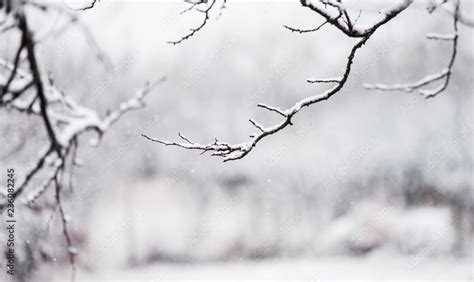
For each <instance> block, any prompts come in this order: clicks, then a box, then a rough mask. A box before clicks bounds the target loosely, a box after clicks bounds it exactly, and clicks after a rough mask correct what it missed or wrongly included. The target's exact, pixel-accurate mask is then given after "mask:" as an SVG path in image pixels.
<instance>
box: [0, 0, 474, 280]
mask: <svg viewBox="0 0 474 282" xmlns="http://www.w3.org/2000/svg"><path fill="white" fill-rule="evenodd" d="M389 2H390V1H387V2H384V3H381V1H380V2H379V1H377V2H376V1H362V3H353V5H354V7H355V8H357V9H362V11H363V12H362V15H361V21H364V20H367V21H370V19H371V18H373V17H375V16H376V15H377V12H378V11H379V10H380V9H381V8H383V7H385V6H387V5H390V4H391V3H389ZM462 3H463V6H462V7H463V9H464V11H465V13H467V14H468V15H472V9H473V4H472V2H471V1H462ZM66 4H67V5H80V3H77V1H75V2H72V3H69V2H66ZM186 7H187V5H185V4H184V3H181V2H168V1H166V2H165V1H163V2H152V1H148V2H147V1H134V2H131V1H121V2H113V1H101V2H99V3H97V4H96V5H95V7H94V8H93V9H90V10H87V11H83V12H80V19H81V22H83V24H84V26H87V28H88V29H89V30H90V33H91V34H90V35H92V37H93V38H94V40H95V41H94V40H91V37H89V36H86V35H85V33H84V30H83V29H82V28H81V27H78V26H71V28H68V29H67V30H65V31H64V32H61V33H58V35H57V36H55V37H54V38H53V39H49V40H46V41H45V42H43V43H42V44H41V45H38V49H39V54H40V55H41V56H40V58H39V60H40V62H41V67H42V68H43V69H44V70H47V71H48V72H49V73H50V74H51V75H52V76H53V77H54V81H55V85H56V86H57V87H58V88H60V89H62V90H63V91H64V92H65V93H67V94H68V95H71V96H72V97H74V98H75V99H77V100H78V101H79V102H80V103H82V104H84V105H87V106H89V107H91V108H93V109H96V110H97V111H99V112H100V113H102V114H105V113H106V112H107V110H108V109H112V108H115V107H116V106H117V105H118V104H119V103H120V101H123V100H126V99H127V98H129V97H131V96H132V95H133V94H134V92H135V91H136V90H137V89H139V88H140V87H141V86H142V85H143V84H144V83H145V82H146V81H150V80H155V79H157V78H160V77H162V76H166V77H167V80H166V81H165V82H164V83H162V84H161V85H159V86H158V87H157V88H156V89H155V90H154V91H153V92H152V93H151V94H150V95H149V96H148V97H147V98H146V102H147V106H146V108H144V109H142V110H139V111H135V112H131V113H129V114H127V116H125V117H124V118H123V119H122V120H121V121H120V122H119V123H117V124H116V125H115V126H114V127H113V128H112V129H111V130H110V131H109V132H107V134H106V135H105V136H104V138H103V140H102V142H101V144H100V146H99V147H98V148H94V147H92V148H91V147H89V146H88V141H89V139H90V138H93V137H94V136H93V134H91V136H84V137H83V139H82V140H81V144H82V146H81V147H80V149H79V158H80V159H81V160H82V162H83V164H84V165H83V166H82V167H80V168H76V169H75V171H74V178H73V180H72V183H73V185H72V186H71V187H69V188H66V189H65V194H66V196H65V198H66V199H65V201H66V203H65V209H66V211H67V213H68V214H69V215H70V222H69V226H70V228H71V232H72V233H73V241H74V245H75V246H76V247H77V249H78V251H79V254H78V256H77V263H76V267H77V268H78V273H77V281H103V280H114V281H117V280H129V281H141V280H145V281H161V280H167V279H171V280H173V279H276V278H278V279H307V280H313V281H318V280H325V279H329V280H331V279H377V280H380V279H465V280H472V279H473V278H474V274H473V271H472V266H473V250H474V249H473V232H474V201H473V191H474V190H473V189H474V187H473V176H472V175H473V150H472V149H473V147H472V146H473V143H472V142H473V139H472V131H473V100H472V89H473V84H474V79H473V51H472V50H473V49H472V47H473V31H472V29H469V28H466V27H465V26H461V27H460V44H459V50H458V58H457V60H456V63H455V67H454V74H453V76H452V80H451V83H450V85H449V87H448V89H447V90H446V92H445V93H443V94H441V95H439V96H438V97H436V98H435V99H430V100H425V99H423V98H422V97H421V96H417V95H416V94H414V93H412V94H407V93H398V92H393V93H380V92H374V91H368V90H365V89H364V88H363V84H364V83H366V82H383V83H387V84H393V83H400V82H411V81H416V80H418V79H420V78H422V77H424V76H425V75H428V74H431V73H435V72H438V71H439V70H441V69H442V68H444V67H445V65H446V64H447V62H448V59H449V52H450V48H451V47H450V43H446V42H437V41H430V40H426V39H425V35H426V34H427V33H428V32H438V33H449V32H450V31H451V26H452V25H451V20H450V19H451V18H450V16H449V14H447V13H443V12H441V11H438V12H436V13H434V14H432V15H430V14H428V12H427V11H426V9H425V7H426V5H425V4H424V3H417V4H415V5H413V6H412V7H410V8H409V9H408V10H407V11H405V12H403V13H402V14H401V15H400V16H398V17H397V18H396V19H394V20H393V21H391V22H390V23H389V24H387V25H385V26H384V27H382V28H381V29H380V30H379V31H378V32H377V33H376V34H375V35H374V36H373V37H372V38H371V39H370V40H369V42H368V43H367V45H366V46H365V47H364V48H362V49H361V50H360V51H359V53H358V54H357V57H356V59H355V64H354V70H353V73H352V74H351V76H350V78H349V81H348V84H347V85H346V87H344V89H343V90H342V91H341V92H340V93H338V94H337V95H335V96H334V97H333V98H331V99H330V100H329V101H327V102H322V103H320V104H317V105H314V106H312V107H310V108H307V109H304V110H303V111H301V112H300V113H299V114H298V115H297V116H296V117H295V119H294V120H293V122H294V126H292V127H289V128H287V129H285V130H284V131H282V132H280V133H278V134H276V135H274V136H272V137H269V138H267V139H265V140H263V141H262V142H261V143H259V144H258V145H257V147H256V148H255V149H254V150H253V151H252V152H251V153H250V154H249V155H248V156H246V157H245V158H244V159H242V160H238V161H234V162H227V163H222V162H221V160H220V159H216V158H213V157H210V156H208V155H206V154H204V155H200V154H199V153H198V152H192V151H184V150H180V149H177V148H173V147H165V146H162V145H160V144H157V143H152V142H150V141H147V140H145V139H144V138H143V137H141V136H140V134H141V133H146V134H148V135H150V136H152V137H159V138H162V139H165V140H176V139H177V134H178V132H181V133H183V134H184V135H186V136H187V137H189V138H191V139H193V140H196V141H199V142H202V143H206V142H209V141H212V140H214V137H218V138H219V139H220V140H223V141H229V142H233V143H239V142H242V141H245V140H247V138H248V135H249V134H250V133H252V132H253V130H254V128H252V126H251V124H250V123H249V122H248V118H251V117H252V118H255V119H256V120H258V121H260V122H261V123H262V124H264V125H270V124H272V123H274V122H275V121H276V120H277V119H278V118H279V117H278V115H273V114H272V113H269V112H268V111H262V110H261V109H258V108H257V107H256V104H257V103H260V102H265V103H267V104H270V105H276V106H280V107H281V108H286V107H289V106H291V105H292V104H293V103H295V102H296V101H298V100H299V99H302V98H304V97H306V96H309V95H313V94H316V93H319V92H321V91H323V90H324V89H325V87H326V86H324V85H314V84H308V83H306V79H307V78H309V77H322V78H324V77H333V76H338V75H340V74H341V73H342V71H343V68H344V66H345V61H346V57H347V54H348V53H349V50H350V48H351V46H352V44H353V42H354V41H353V40H351V39H348V38H346V37H345V36H344V35H343V34H342V33H340V32H339V31H338V30H336V29H335V28H333V27H331V26H329V25H328V26H326V27H324V28H322V29H321V30H319V31H318V32H316V33H310V34H296V33H291V32H289V31H288V30H286V29H284V28H283V27H282V25H290V26H294V27H301V28H311V27H315V26H317V25H319V24H320V23H321V22H322V18H321V17H320V16H318V15H316V14H315V13H313V12H311V11H310V10H308V9H305V8H303V7H301V5H300V4H299V3H298V1H294V2H292V1H282V2H278V1H263V2H244V1H242V2H236V1H229V3H228V5H227V8H226V9H224V10H223V13H222V15H221V16H220V17H219V19H217V20H216V19H215V17H216V16H217V14H218V13H215V14H212V17H211V20H210V21H209V22H208V24H207V25H206V26H205V28H204V29H203V30H201V31H200V32H198V33H197V34H196V35H195V36H194V37H192V38H190V39H189V40H186V41H185V42H183V43H182V44H179V45H172V44H168V43H167V41H169V40H176V39H178V38H180V37H181V36H182V35H184V34H185V33H187V32H188V30H189V28H190V27H195V26H196V25H197V24H198V23H200V20H201V16H202V15H201V14H199V13H196V14H193V13H189V14H184V15H181V14H180V12H181V11H182V10H183V9H185V8H186ZM31 13H32V14H33V13H34V11H31ZM32 17H33V18H34V21H35V24H34V26H35V27H38V31H35V32H37V33H38V34H40V33H41V32H46V31H47V30H48V29H51V30H54V29H57V28H58V27H60V26H61V25H62V24H64V22H65V21H66V19H65V18H64V17H62V16H60V15H58V16H57V17H50V18H44V17H40V16H38V17H34V16H32ZM2 41H3V39H2ZM14 42H16V41H15V38H6V40H5V43H6V44H3V43H2V52H3V53H4V54H5V56H6V57H8V56H12V55H13V53H14V51H15V48H16V47H17V46H16V45H14ZM97 48H99V49H100V50H101V51H100V52H98V51H97ZM101 54H105V56H101ZM0 117H1V118H0V125H1V129H2V135H1V136H0V138H1V139H0V140H1V144H2V150H1V154H0V160H1V163H0V164H1V169H2V171H3V170H4V168H6V167H15V169H16V171H17V176H18V177H19V178H21V177H22V176H23V175H24V174H25V173H26V172H27V171H28V169H29V168H30V167H31V166H32V164H33V162H32V161H34V159H35V156H36V154H37V153H38V151H39V150H40V149H41V148H42V146H44V145H45V144H46V142H47V139H46V138H45V133H44V132H43V131H42V127H41V126H40V123H39V120H35V119H33V118H31V117H25V116H22V115H18V114H15V113H12V112H8V111H4V110H2V112H1V113H0ZM51 192H52V191H51ZM51 195H52V194H51ZM51 195H50V196H51ZM44 198H45V199H44V203H45V204H46V203H47V202H48V197H47V196H44ZM50 199H51V197H50ZM49 202H50V200H49ZM17 209H18V216H19V217H20V218H21V219H20V220H19V223H18V228H20V230H18V231H17V234H18V235H17V238H18V240H19V246H18V247H17V251H18V253H19V255H18V261H19V264H20V270H21V271H20V272H21V273H20V275H17V276H16V279H17V280H19V281H41V280H44V281H53V280H58V281H59V280H61V279H68V277H69V272H70V265H69V263H68V258H67V247H66V245H65V242H64V239H63V237H62V233H61V225H60V218H59V217H58V215H57V214H56V215H54V214H53V215H52V213H51V209H47V208H46V209H41V210H30V209H27V208H22V207H18V208H17ZM48 222H49V223H48ZM2 224H3V223H2ZM2 230H3V227H2ZM2 232H3V231H2ZM2 236H3V235H2ZM2 259H3V257H2ZM2 267H3V263H2ZM0 275H2V276H0V278H1V279H8V277H6V276H5V274H4V271H2V274H0ZM2 281H3V280H2ZM6 281H7V280H6Z"/></svg>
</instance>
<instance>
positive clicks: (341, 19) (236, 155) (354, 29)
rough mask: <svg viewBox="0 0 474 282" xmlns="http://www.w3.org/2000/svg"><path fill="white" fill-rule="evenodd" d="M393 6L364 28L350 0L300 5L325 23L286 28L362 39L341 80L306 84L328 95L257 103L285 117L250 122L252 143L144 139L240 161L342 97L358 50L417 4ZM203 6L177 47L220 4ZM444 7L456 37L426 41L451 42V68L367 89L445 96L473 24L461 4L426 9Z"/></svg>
mask: <svg viewBox="0 0 474 282" xmlns="http://www.w3.org/2000/svg"><path fill="white" fill-rule="evenodd" d="M394 2H395V3H394V4H393V5H392V6H391V7H389V8H388V9H386V10H382V11H380V12H379V15H378V16H377V17H375V18H374V19H372V21H371V23H370V24H364V25H363V24H359V19H360V17H361V13H362V11H359V12H358V13H356V14H354V15H351V13H350V12H349V10H348V9H347V8H346V5H345V1H343V0H301V1H300V4H301V5H302V6H303V7H305V8H308V9H310V10H311V11H313V12H315V13H316V14H317V15H319V16H321V17H322V18H323V19H324V21H323V22H322V23H321V24H320V25H319V26H317V27H315V28H311V29H301V28H295V27H291V26H288V25H284V27H285V28H286V29H288V30H290V31H292V32H296V33H300V34H301V33H311V32H316V31H318V30H320V29H321V28H323V27H327V28H329V27H330V26H331V27H334V28H336V29H337V30H339V31H340V32H342V33H343V34H345V35H346V36H348V37H350V38H357V39H358V41H357V42H356V43H355V44H354V45H353V47H352V49H351V50H350V52H349V55H348V57H347V62H346V64H345V66H344V69H343V71H342V74H341V76H340V77H336V78H322V79H318V78H310V79H308V80H307V81H308V82H309V83H324V84H327V83H329V84H334V86H332V88H329V89H328V90H326V91H325V92H322V93H317V94H315V95H314V96H310V97H307V98H304V99H302V100H300V101H298V102H296V103H295V104H294V105H293V106H292V107H290V108H288V109H280V108H278V107H274V106H268V105H266V104H263V103H260V104H258V105H257V106H258V107H260V108H262V109H265V110H268V111H271V112H275V113H277V114H279V115H280V116H281V117H282V121H281V122H279V123H277V124H274V125H273V126H269V127H264V126H262V125H261V124H259V123H258V122H257V121H255V120H253V119H249V121H250V123H251V124H252V125H253V126H254V127H255V128H256V132H254V133H252V134H250V140H248V141H246V142H243V143H237V144H233V143H231V142H222V141H220V140H219V139H218V138H215V139H214V142H211V143H207V144H201V143H198V142H194V141H191V140H190V139H188V138H185V137H184V136H183V135H182V134H181V133H179V134H178V136H179V137H180V138H181V139H182V142H171V141H164V140H161V139H157V138H152V137H150V136H148V135H146V134H143V136H144V137H145V138H147V139H148V140H151V141H154V142H158V143H161V144H163V145H166V146H177V147H180V148H183V149H189V150H198V151H200V152H201V153H206V152H210V153H211V156H217V157H222V158H223V160H224V162H225V161H232V160H237V159H241V158H243V157H245V156H246V155H247V154H248V153H249V152H250V151H252V150H253V149H254V148H255V146H256V145H257V144H258V143H259V142H260V141H261V140H262V139H264V138H265V137H268V136H270V135H273V134H275V133H277V132H279V131H281V130H283V129H284V128H286V127H287V126H288V125H292V118H293V117H294V116H295V115H296V114H297V113H298V112H299V111H300V110H301V109H302V108H304V107H307V106H311V105H313V104H316V103H318V102H321V101H324V100H327V99H329V98H330V97H331V96H333V95H335V94H337V93H338V92H339V91H340V90H341V89H342V88H343V87H344V85H345V83H346V81H347V79H348V78H349V75H350V73H351V66H352V64H353V61H354V57H355V55H356V52H357V50H358V49H359V48H361V47H362V46H363V45H364V44H365V43H366V42H367V40H368V39H369V38H370V37H371V36H372V35H373V34H374V33H375V32H376V31H377V30H378V29H379V28H381V27H383V26H384V25H385V24H387V23H388V22H390V21H391V20H392V19H394V18H396V17H397V16H398V15H399V14H400V13H402V12H403V11H405V10H406V9H407V8H408V7H409V6H410V5H411V4H412V3H413V0H398V1H394ZM204 3H205V4H206V5H207V9H205V10H204V11H201V12H203V13H204V14H205V19H204V21H203V22H202V23H201V25H199V26H198V27H197V28H194V29H191V31H192V32H191V33H190V34H188V35H187V36H185V37H183V38H182V39H181V40H178V41H175V42H173V43H174V44H177V43H181V42H182V41H183V40H185V39H188V38H189V37H191V36H193V35H194V34H195V33H196V32H197V31H199V30H201V29H202V28H203V27H204V25H205V24H206V23H207V19H208V18H209V17H208V12H209V10H210V9H212V6H213V5H214V4H215V1H212V2H211V3H210V4H209V3H207V1H204ZM200 4H203V2H197V3H194V4H193V5H192V6H191V8H190V9H194V7H195V6H196V5H200ZM439 7H443V9H445V10H447V11H450V13H451V17H452V19H453V33H452V34H448V35H442V34H435V33H431V34H428V35H427V38H428V39H431V40H438V41H448V42H452V51H451V55H450V59H449V63H448V66H447V67H446V68H445V69H443V70H441V71H440V72H438V73H436V74H433V75H429V76H426V77H424V78H422V79H421V80H419V81H416V82H414V83H408V84H397V85H393V86H388V85H384V84H365V85H364V86H365V87H366V88H367V89H377V90H383V91H395V90H401V91H406V92H412V91H414V90H418V91H419V93H420V94H422V95H423V96H424V97H426V98H431V97H435V96H436V95H438V94H440V93H441V92H443V91H444V90H445V89H446V88H447V87H448V84H449V80H450V77H451V74H452V72H453V65H454V62H455V59H456V53H457V44H458V37H459V31H458V22H463V23H465V24H466V25H469V20H466V19H463V20H461V19H462V18H463V17H462V16H461V12H460V11H461V10H460V1H459V0H450V1H449V0H445V1H441V2H436V1H434V2H429V3H428V7H427V9H428V12H429V13H432V12H433V11H435V10H436V9H437V8H439ZM440 80H442V83H441V85H439V86H437V87H434V88H429V89H426V87H427V86H431V85H432V84H433V83H435V82H437V81H440Z"/></svg>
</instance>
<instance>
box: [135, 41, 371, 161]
mask: <svg viewBox="0 0 474 282" xmlns="http://www.w3.org/2000/svg"><path fill="white" fill-rule="evenodd" d="M371 35H372V34H369V35H368V36H366V37H364V38H362V39H360V40H359V41H358V42H357V43H356V44H355V45H354V46H353V47H352V49H351V51H350V53H349V56H348V58H347V62H346V66H345V70H344V74H343V75H342V76H341V78H340V80H337V83H336V85H335V86H334V87H332V88H330V89H329V90H327V91H325V92H323V93H320V94H317V95H314V96H310V97H307V98H305V99H303V100H301V101H299V102H297V103H295V104H294V105H293V106H292V107H290V108H288V109H286V110H281V109H279V108H277V107H273V106H269V105H266V104H258V106H259V107H260V108H262V109H266V110H268V111H270V112H275V113H277V114H279V115H280V116H282V120H281V121H280V122H279V123H277V124H274V125H272V126H269V127H264V126H262V125H261V124H259V123H258V122H256V121H255V120H253V119H249V121H250V123H251V124H252V125H253V126H254V127H255V128H256V129H257V132H254V133H252V134H251V135H250V140H249V141H247V142H244V143H239V144H232V143H229V142H221V141H219V140H218V139H217V138H215V139H214V142H212V143H208V144H201V143H198V142H194V141H191V140H190V139H189V138H186V137H184V136H183V135H182V134H178V136H179V137H180V139H182V140H183V142H172V141H164V140H160V139H156V138H152V137H149V136H148V135H146V134H142V136H143V137H145V138H146V139H148V140H150V141H153V142H157V143H160V144H163V145H166V146H176V147H180V148H183V149H188V150H197V151H200V152H201V154H204V153H207V152H209V153H210V155H211V156H216V157H222V158H223V161H224V162H227V161H233V160H238V159H242V158H243V157H245V156H246V155H247V154H248V153H250V152H251V151H252V150H253V148H255V146H256V145H257V143H259V142H260V141H261V140H263V139H264V138H265V137H268V136H270V135H273V134H275V133H277V132H279V131H281V130H283V129H284V128H286V127H287V126H289V125H292V124H293V123H292V120H291V119H292V118H293V117H294V116H295V115H296V114H297V113H298V112H299V111H300V110H301V109H303V108H304V107H308V106H310V105H312V104H316V103H318V102H321V101H324V100H327V99H329V98H330V97H331V96H332V95H334V94H336V93H338V92H339V91H340V90H341V89H342V87H343V86H344V84H345V83H346V81H347V79H348V77H349V74H350V72H351V69H352V64H353V61H354V56H355V54H356V51H357V50H358V49H359V48H361V47H362V46H363V45H364V44H365V43H366V41H367V40H368V39H369V38H370V36H371Z"/></svg>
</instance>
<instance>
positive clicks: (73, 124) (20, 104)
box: [0, 1, 164, 278]
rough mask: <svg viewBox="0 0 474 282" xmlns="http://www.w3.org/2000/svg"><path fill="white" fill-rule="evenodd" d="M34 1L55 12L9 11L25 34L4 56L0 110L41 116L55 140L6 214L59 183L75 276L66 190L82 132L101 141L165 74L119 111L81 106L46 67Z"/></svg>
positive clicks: (0, 206) (1, 201) (3, 201)
mask: <svg viewBox="0 0 474 282" xmlns="http://www.w3.org/2000/svg"><path fill="white" fill-rule="evenodd" d="M96 2H98V1H93V2H92V4H91V6H92V7H93V5H94V4H95V3H96ZM28 5H32V6H33V7H34V8H39V10H40V11H42V12H45V13H46V12H47V11H49V10H50V6H49V4H38V3H36V2H29V1H26V2H22V3H19V4H18V5H15V6H14V7H13V8H12V9H11V10H9V11H8V14H7V17H9V18H13V19H14V20H13V21H12V23H13V24H14V25H13V27H12V29H14V30H15V31H16V32H18V34H19V35H20V36H19V42H18V44H17V49H16V52H15V53H14V57H13V59H12V60H11V61H10V60H9V59H6V58H5V59H3V58H0V109H4V110H6V111H18V112H20V113H24V114H26V115H28V116H32V117H37V118H39V119H40V120H41V123H42V125H43V126H44V130H45V132H46V133H47V138H48V141H49V142H48V145H47V146H46V147H45V148H43V149H42V150H41V151H40V154H39V155H38V158H37V159H36V160H35V161H34V165H33V167H32V168H31V169H30V170H29V171H28V172H27V173H26V176H25V177H24V179H21V180H20V182H19V183H18V185H17V186H16V187H17V189H16V190H15V191H14V193H13V194H12V195H13V196H12V197H10V198H6V196H5V195H3V194H2V196H3V197H0V213H2V212H3V211H4V210H5V207H6V206H7V204H8V203H9V202H10V201H17V200H19V199H20V202H21V203H23V204H25V205H27V206H29V207H31V206H33V205H36V202H37V200H38V199H39V198H41V196H42V195H44V194H45V192H46V191H47V190H48V188H50V187H55V191H54V193H55V201H56V207H58V210H59V212H60V215H61V219H62V225H63V235H64V238H65V240H66V243H67V246H68V255H69V259H70V263H71V267H72V270H73V271H72V276H73V277H74V273H75V271H74V270H75V265H74V262H75V255H76V253H77V251H76V250H75V248H74V247H73V242H72V241H71V238H70V236H69V231H68V229H67V221H68V219H67V216H66V213H65V210H64V207H63V205H62V204H61V195H60V194H61V189H62V187H63V182H64V179H65V178H66V177H64V175H65V174H67V173H70V174H72V172H71V171H72V168H74V166H78V164H79V162H78V160H77V156H76V154H77V148H78V147H79V136H81V135H82V134H84V133H85V132H88V131H94V132H96V133H97V134H98V136H97V138H96V139H94V142H93V143H94V144H98V142H99V141H100V139H101V137H102V136H103V134H104V133H105V132H107V131H108V130H109V129H110V127H111V126H112V125H113V124H114V123H116V122H117V121H118V120H119V119H120V118H121V117H123V116H124V115H125V114H126V113H128V112H129V111H132V110H136V109H140V108H142V107H143V106H144V98H145V97H146V95H147V94H148V93H150V92H151V91H152V90H153V89H154V88H155V87H156V86H157V85H158V84H159V83H161V82H162V81H163V80H164V78H162V79H159V80H157V81H154V82H152V83H146V84H145V86H144V87H142V88H141V89H139V90H138V91H137V92H136V94H135V95H134V96H133V97H131V98H130V99H129V100H128V101H125V102H122V103H120V105H119V106H118V108H117V109H116V110H113V111H111V112H109V113H108V114H106V115H105V117H102V118H101V117H100V116H99V114H98V113H97V112H96V111H95V110H93V109H90V108H87V107H84V106H82V105H79V104H77V103H76V102H75V101H74V100H73V99H72V98H71V97H70V96H68V95H66V94H65V93H64V92H62V91H60V90H58V89H57V88H56V87H55V85H54V80H53V79H52V78H51V77H48V76H46V75H45V74H44V73H43V72H42V70H41V69H40V67H39V62H38V56H37V48H36V45H37V44H38V40H39V39H38V40H37V39H35V38H37V37H35V36H34V34H33V33H32V31H31V28H30V26H29V21H28V17H27V14H26V12H25V10H26V9H25V6H28ZM51 5H54V4H51ZM92 7H90V8H92ZM46 17H47V14H46ZM71 23H75V24H77V20H72V21H71ZM8 31H10V29H9V30H8ZM3 32H7V31H3ZM67 168H69V169H70V170H67ZM35 178H36V179H37V180H42V181H40V182H41V184H40V185H38V186H36V187H32V183H34V181H32V180H33V179H35ZM68 179H69V181H70V185H72V182H71V179H72V175H69V177H68ZM36 182H38V181H36ZM10 203H11V202H10ZM73 277H72V278H73Z"/></svg>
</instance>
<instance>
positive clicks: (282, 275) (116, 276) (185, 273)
mask: <svg viewBox="0 0 474 282" xmlns="http://www.w3.org/2000/svg"><path fill="white" fill-rule="evenodd" d="M473 269H474V268H473V261H472V258H469V257H464V258H455V257H438V258H424V257H423V256H413V257H412V256H400V255H395V254H391V253H390V252H388V251H383V252H378V253H374V254H371V255H369V256H363V257H348V256H341V257H321V258H286V259H275V260H262V261H257V262H255V261H251V260H246V261H227V262H209V263H196V264H172V263H158V264H152V265H148V266H144V267H139V268H132V269H122V270H109V271H102V270H101V271H97V272H89V271H86V270H83V269H80V270H78V273H77V277H76V278H77V279H76V281H78V282H79V281H118V280H120V281H150V282H151V281H167V280H195V279H196V280H261V279H272V280H273V279H279V280H306V281H324V280H340V279H343V280H345V279H350V280H355V279H357V280H364V281H367V280H389V279H390V280H404V281H408V280H411V281H413V280H416V281H419V280H441V281H449V280H452V281H461V280H462V281H473V279H474V273H473ZM41 272H43V273H47V275H46V274H43V275H38V276H36V277H37V278H38V279H39V280H35V281H67V280H68V279H69V276H70V270H69V269H67V268H65V269H61V270H60V269H54V271H52V269H48V268H46V269H43V271H41ZM49 275H54V277H50V276H49ZM41 279H44V280H41ZM50 279H51V280H50Z"/></svg>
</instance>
